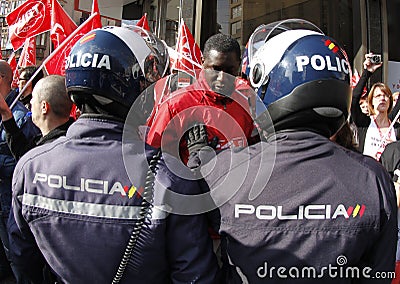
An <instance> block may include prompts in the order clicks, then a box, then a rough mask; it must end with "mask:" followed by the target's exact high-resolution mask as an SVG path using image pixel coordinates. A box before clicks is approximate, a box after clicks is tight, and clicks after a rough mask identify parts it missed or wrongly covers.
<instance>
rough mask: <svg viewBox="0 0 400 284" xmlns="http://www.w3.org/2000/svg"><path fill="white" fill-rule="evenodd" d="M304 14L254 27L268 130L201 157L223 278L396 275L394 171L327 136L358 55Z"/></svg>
mask: <svg viewBox="0 0 400 284" xmlns="http://www.w3.org/2000/svg"><path fill="white" fill-rule="evenodd" d="M297 21H298V20H297ZM299 26H300V28H299V29H296V30H295V29H291V26H290V25H285V21H282V22H279V23H272V24H270V25H263V26H261V27H260V28H259V29H257V30H256V32H258V33H257V34H253V35H252V36H251V37H250V39H258V40H260V42H261V45H258V46H257V47H258V50H257V51H256V52H255V54H254V56H253V57H251V58H249V62H250V70H249V79H250V82H251V84H252V86H253V87H254V88H255V91H256V92H257V94H258V96H259V99H260V103H258V104H256V113H257V114H258V115H257V117H256V122H257V124H258V126H259V127H260V128H261V129H262V130H263V137H262V139H261V140H262V141H261V142H259V143H257V144H254V145H251V146H249V147H247V148H244V149H242V150H241V151H238V152H235V151H231V150H230V149H227V150H224V151H221V152H219V153H218V154H216V156H215V157H214V158H213V159H212V160H211V161H210V162H209V163H207V164H205V165H203V166H201V168H200V172H201V173H202V176H203V177H204V180H201V181H200V182H203V184H204V181H205V183H206V185H207V186H208V188H209V189H210V196H211V197H212V199H213V201H214V203H215V205H216V206H218V209H219V211H220V214H221V218H220V220H219V223H220V227H219V232H220V234H221V236H222V238H223V240H224V242H223V244H225V246H224V249H223V255H226V258H224V259H226V260H227V261H226V262H225V270H224V271H225V272H226V273H225V274H224V275H225V277H224V280H225V282H226V283H230V284H234V283H252V284H253V283H269V282H271V283H296V284H299V283H307V284H309V283H335V284H337V283H342V284H350V283H370V282H371V279H369V278H375V279H373V281H374V283H390V281H391V277H390V276H389V277H387V278H384V277H383V273H387V272H392V273H393V271H394V266H395V252H396V242H397V206H396V202H395V192H394V188H393V183H392V182H391V180H390V177H389V176H388V174H387V172H386V171H385V170H384V169H383V167H382V166H381V165H380V164H379V163H378V162H377V161H374V160H373V159H371V158H370V157H366V156H363V155H361V154H360V153H356V152H354V151H352V150H349V149H346V148H344V147H341V146H339V145H337V144H336V143H334V142H332V141H330V140H329V137H332V135H333V134H335V133H336V132H337V131H338V130H339V129H340V128H341V127H342V125H344V124H345V123H346V121H347V118H348V116H349V113H350V104H351V87H350V70H349V69H350V63H349V62H348V60H347V56H346V53H345V51H344V49H343V48H341V46H340V45H339V44H338V43H337V42H336V41H335V40H334V39H332V38H330V37H328V36H326V35H324V34H323V33H322V32H320V31H319V32H318V31H315V30H309V29H305V26H306V25H305V24H304V22H301V24H300V25H299ZM263 33H264V36H263ZM254 44H255V43H254V42H253V41H252V40H250V41H249V43H248V47H249V48H250V47H254ZM271 54H273V56H271ZM206 126H207V125H206ZM202 132H203V133H206V132H205V131H197V133H202ZM198 136H199V139H194V140H195V141H194V142H193V141H191V137H194V138H195V137H196V136H194V135H188V137H189V138H190V141H188V145H195V146H196V147H189V152H191V149H192V148H193V149H194V150H196V149H199V148H200V147H199V144H201V143H202V141H207V140H206V139H200V138H201V136H202V135H198ZM196 141H199V143H196ZM203 145H204V146H205V147H208V145H207V144H206V143H203ZM208 148H209V147H208ZM190 157H193V156H192V155H190ZM357 271H358V272H357ZM380 275H382V277H380V279H378V277H379V276H380ZM375 276H376V277H375Z"/></svg>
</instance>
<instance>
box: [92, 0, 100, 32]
mask: <svg viewBox="0 0 400 284" xmlns="http://www.w3.org/2000/svg"><path fill="white" fill-rule="evenodd" d="M94 13H97V16H96V17H95V18H94V19H93V26H92V30H94V29H99V28H101V27H103V25H102V23H101V16H100V10H99V3H98V2H97V0H93V3H92V13H91V15H93V14H94Z"/></svg>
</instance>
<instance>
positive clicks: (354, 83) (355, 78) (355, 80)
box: [350, 69, 367, 97]
mask: <svg viewBox="0 0 400 284" xmlns="http://www.w3.org/2000/svg"><path fill="white" fill-rule="evenodd" d="M358 81H360V75H359V74H358V71H357V69H354V73H353V76H351V82H350V87H351V88H352V89H354V88H355V87H356V86H357V83H358ZM366 93H367V87H364V89H363V93H362V95H361V97H363V96H365V94H366Z"/></svg>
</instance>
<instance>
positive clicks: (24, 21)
mask: <svg viewBox="0 0 400 284" xmlns="http://www.w3.org/2000/svg"><path fill="white" fill-rule="evenodd" d="M6 21H7V24H8V33H9V38H10V42H11V45H12V46H13V49H14V51H15V50H17V49H19V48H20V47H21V46H22V45H23V44H24V42H25V40H26V39H27V38H30V37H33V36H36V35H38V34H40V33H43V32H46V31H48V30H50V28H51V2H50V1H48V0H27V1H26V2H25V3H23V4H22V5H20V6H19V7H18V8H16V9H15V10H13V11H12V12H11V13H10V14H8V15H7V17H6Z"/></svg>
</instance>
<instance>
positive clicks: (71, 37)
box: [0, 12, 97, 125]
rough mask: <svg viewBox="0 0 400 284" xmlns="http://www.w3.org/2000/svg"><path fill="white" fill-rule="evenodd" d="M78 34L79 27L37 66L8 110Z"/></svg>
mask: <svg viewBox="0 0 400 284" xmlns="http://www.w3.org/2000/svg"><path fill="white" fill-rule="evenodd" d="M95 16H97V12H96V13H94V14H92V15H90V17H89V18H87V19H86V21H85V22H83V23H82V24H81V26H82V25H84V24H85V23H86V22H88V21H90V20H92V19H93V18H94V17H95ZM78 32H80V29H79V27H78V28H77V29H75V30H74V31H73V32H72V33H71V34H70V35H69V36H68V37H67V38H66V39H64V40H63V42H62V43H60V44H59V45H58V46H57V48H56V49H54V50H53V52H52V53H50V54H49V56H47V57H46V59H45V60H43V62H42V64H41V65H40V66H39V68H38V69H37V70H36V71H35V73H33V75H32V77H31V78H29V80H28V81H27V82H26V84H25V86H24V87H23V88H22V90H20V92H19V94H18V96H17V97H16V98H15V99H14V101H13V102H12V104H11V105H10V109H12V108H13V107H14V106H15V104H16V103H17V101H18V100H19V98H20V97H21V95H22V93H23V92H24V91H25V90H26V88H27V87H28V85H29V83H31V82H32V81H33V79H34V78H35V77H36V76H37V74H39V72H40V71H41V70H42V69H43V67H44V65H45V64H46V63H47V62H49V61H50V60H51V59H52V58H53V57H54V55H55V54H56V53H57V52H58V51H59V50H60V49H62V48H64V46H65V45H67V43H69V41H70V40H71V39H73V38H74V36H75V35H76V34H77V33H78ZM0 125H1V124H0Z"/></svg>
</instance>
